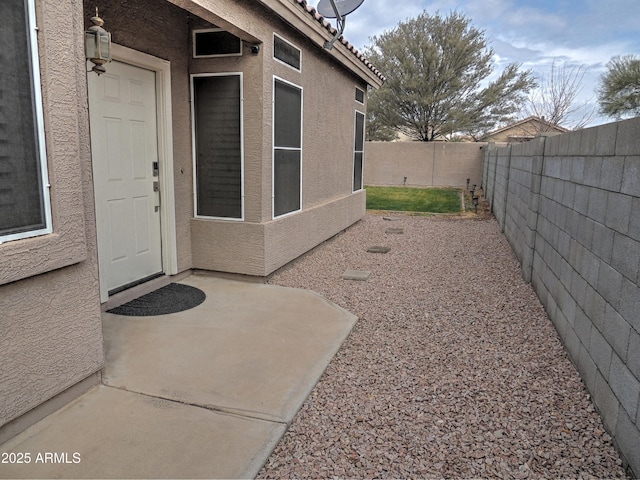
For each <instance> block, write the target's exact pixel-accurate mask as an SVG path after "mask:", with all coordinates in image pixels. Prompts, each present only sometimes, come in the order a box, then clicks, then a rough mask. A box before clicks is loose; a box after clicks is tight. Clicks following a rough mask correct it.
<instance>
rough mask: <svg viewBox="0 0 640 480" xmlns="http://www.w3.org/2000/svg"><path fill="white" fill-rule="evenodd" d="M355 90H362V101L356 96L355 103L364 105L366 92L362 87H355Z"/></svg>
mask: <svg viewBox="0 0 640 480" xmlns="http://www.w3.org/2000/svg"><path fill="white" fill-rule="evenodd" d="M356 91H360V92H362V101H360V100H358V99H357V98H356V99H355V101H356V103H359V104H360V105H364V101H365V99H366V98H367V92H365V91H364V90H363V89H361V88H359V87H356Z"/></svg>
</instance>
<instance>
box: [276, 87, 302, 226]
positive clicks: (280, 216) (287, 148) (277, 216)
mask: <svg viewBox="0 0 640 480" xmlns="http://www.w3.org/2000/svg"><path fill="white" fill-rule="evenodd" d="M276 82H282V83H286V84H287V85H291V86H292V87H295V88H297V89H299V90H300V148H291V147H278V149H279V150H290V151H299V152H300V200H299V203H300V208H299V209H298V210H293V211H291V212H287V213H283V214H282V215H275V211H276V208H275V200H276V192H275V178H276V154H275V153H276V145H275V143H276V130H275V126H276ZM271 90H272V92H271V218H272V219H273V220H276V219H280V218H284V217H288V216H290V215H295V214H296V213H299V212H301V211H302V177H303V176H304V175H303V166H304V162H303V159H304V155H303V147H304V144H303V140H304V89H303V88H302V86H301V85H296V84H295V83H293V82H290V81H288V80H285V79H284V78H281V77H278V76H276V75H274V76H273V83H272V88H271Z"/></svg>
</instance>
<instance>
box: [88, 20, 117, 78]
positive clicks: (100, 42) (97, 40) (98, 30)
mask: <svg viewBox="0 0 640 480" xmlns="http://www.w3.org/2000/svg"><path fill="white" fill-rule="evenodd" d="M91 23H93V25H92V26H90V27H89V29H88V30H87V31H86V32H84V52H85V57H86V58H87V60H89V61H91V62H92V63H93V64H95V65H94V67H93V68H92V69H91V71H94V72H96V73H97V74H98V75H100V74H102V73H104V72H106V71H107V70H106V69H105V68H104V64H105V63H109V62H110V61H111V34H110V33H109V32H107V31H106V30H105V29H104V28H102V25H104V21H103V20H102V19H101V18H100V17H99V16H98V7H96V16H95V17H91Z"/></svg>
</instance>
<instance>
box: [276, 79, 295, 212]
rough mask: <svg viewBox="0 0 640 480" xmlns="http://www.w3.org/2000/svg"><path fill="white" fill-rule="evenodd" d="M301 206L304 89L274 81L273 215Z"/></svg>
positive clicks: (279, 80) (284, 82)
mask: <svg viewBox="0 0 640 480" xmlns="http://www.w3.org/2000/svg"><path fill="white" fill-rule="evenodd" d="M301 208H302V88H301V87H298V86H297V85H294V84H292V83H289V82H286V81H284V80H281V79H279V78H275V77H274V81H273V216H274V217H279V216H281V215H286V214H288V213H292V212H296V211H299V210H300V209H301Z"/></svg>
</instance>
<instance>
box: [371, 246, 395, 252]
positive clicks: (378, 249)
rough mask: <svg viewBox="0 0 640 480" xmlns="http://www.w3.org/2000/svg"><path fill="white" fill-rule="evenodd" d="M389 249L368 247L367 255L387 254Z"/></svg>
mask: <svg viewBox="0 0 640 480" xmlns="http://www.w3.org/2000/svg"><path fill="white" fill-rule="evenodd" d="M390 250H391V247H369V249H368V250H367V252H369V253H389V251H390Z"/></svg>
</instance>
